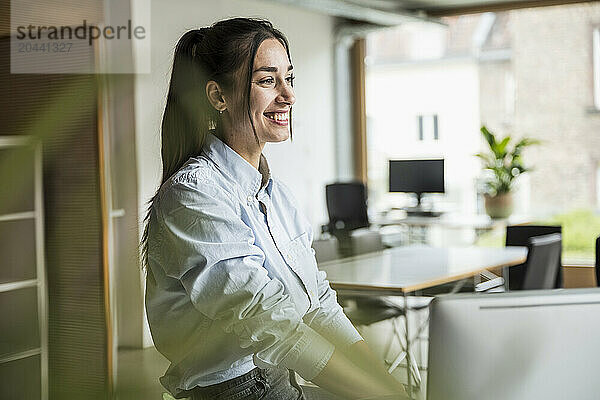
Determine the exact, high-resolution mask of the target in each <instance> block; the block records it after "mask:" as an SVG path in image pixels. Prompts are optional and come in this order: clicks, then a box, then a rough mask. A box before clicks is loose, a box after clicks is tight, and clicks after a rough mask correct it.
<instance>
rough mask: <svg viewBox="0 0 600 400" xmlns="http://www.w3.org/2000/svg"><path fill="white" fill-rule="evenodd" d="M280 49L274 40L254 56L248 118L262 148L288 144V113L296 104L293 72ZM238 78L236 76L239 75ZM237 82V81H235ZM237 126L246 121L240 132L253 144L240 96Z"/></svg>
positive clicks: (281, 47)
mask: <svg viewBox="0 0 600 400" xmlns="http://www.w3.org/2000/svg"><path fill="white" fill-rule="evenodd" d="M292 68H293V67H292V65H291V64H290V62H289V60H288V57H287V53H286V51H285V48H284V47H283V45H282V44H281V43H280V42H279V40H277V39H267V40H265V41H263V42H262V43H261V44H260V46H259V47H258V50H257V52H256V56H255V58H254V67H253V71H252V80H251V83H250V85H251V86H250V116H251V118H252V122H253V123H254V128H255V130H256V135H257V136H258V140H259V142H260V143H261V144H264V143H267V142H281V141H284V140H287V139H288V138H289V136H290V134H289V113H290V109H291V107H292V105H293V104H294V103H295V102H296V97H295V96H294V88H293V87H292V82H293V69H292ZM238 76H239V75H238ZM238 82H239V81H238ZM236 103H237V104H236V105H237V107H235V108H236V109H237V110H235V111H234V110H231V111H234V113H235V114H237V116H238V118H235V119H237V121H238V123H240V122H241V121H246V123H245V124H244V125H245V126H244V128H246V129H243V131H246V132H249V134H250V136H251V139H252V140H254V134H253V133H252V127H251V126H250V124H248V123H247V121H248V118H247V115H248V114H247V109H246V105H245V104H244V102H243V101H241V96H239V97H238V102H236Z"/></svg>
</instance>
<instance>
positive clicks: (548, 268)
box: [523, 233, 562, 290]
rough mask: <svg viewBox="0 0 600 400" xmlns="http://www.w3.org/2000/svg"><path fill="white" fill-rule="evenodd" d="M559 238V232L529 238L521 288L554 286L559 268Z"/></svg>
mask: <svg viewBox="0 0 600 400" xmlns="http://www.w3.org/2000/svg"><path fill="white" fill-rule="evenodd" d="M561 238H562V237H561V234H560V233H552V234H550V235H542V236H534V237H532V238H531V239H529V246H528V248H529V252H528V253H527V262H526V263H525V264H526V265H527V267H526V269H525V279H524V280H523V290H534V289H553V288H554V284H555V282H556V274H557V273H558V269H559V268H560V267H559V265H560V255H561V248H562V239H561Z"/></svg>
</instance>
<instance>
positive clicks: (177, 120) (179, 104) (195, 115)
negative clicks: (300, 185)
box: [140, 18, 291, 267]
mask: <svg viewBox="0 0 600 400" xmlns="http://www.w3.org/2000/svg"><path fill="white" fill-rule="evenodd" d="M271 38H272V39H277V40H279V41H280V42H281V44H282V45H283V46H284V48H285V50H286V52H287V55H288V59H290V51H289V45H288V41H287V39H286V38H285V36H284V35H283V33H281V32H280V31H279V30H277V29H275V28H273V25H272V24H271V23H270V22H269V21H266V20H262V19H254V18H232V19H227V20H223V21H219V22H216V23H215V24H213V25H212V26H210V27H206V28H201V29H193V30H190V31H188V32H186V33H185V34H184V35H183V36H181V38H180V39H179V41H178V42H177V45H176V47H175V54H174V57H173V70H172V72H171V82H170V84H169V92H168V94H167V104H166V106H165V112H164V114H163V120H162V126H161V140H162V145H161V157H162V168H163V169H162V180H161V186H162V184H164V183H165V182H166V181H167V180H168V179H169V178H170V177H171V175H173V174H174V173H175V172H177V170H179V169H180V168H181V167H182V166H183V164H185V162H186V161H187V160H188V159H189V158H190V157H193V156H196V155H199V154H200V152H201V150H202V146H203V145H204V142H205V138H206V135H207V134H208V132H209V130H214V131H215V132H216V133H219V132H220V130H221V119H220V115H219V113H218V111H217V110H216V109H215V108H214V107H212V105H211V104H210V102H209V101H208V97H207V96H206V84H207V83H208V81H211V80H212V81H215V82H217V83H218V84H219V85H220V86H221V87H223V88H224V89H225V90H231V89H232V88H233V84H234V77H233V76H234V73H235V72H236V71H237V70H239V69H240V68H242V67H246V69H247V73H246V74H245V75H244V76H245V77H244V79H245V81H244V82H241V87H245V88H246V90H245V93H244V100H245V102H246V105H247V112H248V117H249V119H250V123H251V124H252V130H253V131H254V136H255V138H257V136H256V131H255V127H254V124H253V123H252V118H251V116H250V82H251V77H252V67H253V62H254V57H255V55H256V52H257V50H258V47H259V46H260V44H261V43H262V42H263V41H264V40H266V39H271ZM290 62H291V59H290ZM290 121H291V111H290ZM290 133H291V123H290ZM257 141H258V138H257ZM159 190H160V188H159ZM157 195H158V190H157V192H156V194H155V195H154V196H153V197H152V198H151V199H150V200H149V201H148V203H147V204H148V211H147V213H146V215H145V217H144V225H145V227H144V233H143V235H142V240H141V243H140V247H141V256H142V266H143V267H145V266H147V263H148V222H149V220H150V215H151V214H152V211H153V207H154V200H155V199H156V196H157Z"/></svg>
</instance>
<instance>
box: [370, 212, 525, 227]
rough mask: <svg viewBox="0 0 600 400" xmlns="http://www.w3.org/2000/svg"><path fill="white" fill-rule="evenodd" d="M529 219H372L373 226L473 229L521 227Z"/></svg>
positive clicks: (444, 216) (400, 214) (452, 215)
mask: <svg viewBox="0 0 600 400" xmlns="http://www.w3.org/2000/svg"><path fill="white" fill-rule="evenodd" d="M530 222H531V218H528V217H526V216H511V217H510V218H505V219H491V218H490V217H488V216H487V215H476V214H472V215H463V214H456V213H445V214H442V215H441V216H439V217H420V216H411V215H408V216H407V215H405V214H404V213H403V212H398V213H394V212H390V213H388V215H385V216H377V217H375V218H373V219H372V221H371V223H373V224H374V225H380V226H387V225H411V226H436V225H437V226H443V227H446V228H473V229H492V228H496V227H501V228H505V227H506V226H507V225H522V224H526V223H530Z"/></svg>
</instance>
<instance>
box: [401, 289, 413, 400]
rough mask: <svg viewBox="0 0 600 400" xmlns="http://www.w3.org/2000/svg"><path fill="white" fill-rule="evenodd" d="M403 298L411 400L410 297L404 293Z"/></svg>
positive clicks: (407, 370) (410, 395)
mask: <svg viewBox="0 0 600 400" xmlns="http://www.w3.org/2000/svg"><path fill="white" fill-rule="evenodd" d="M402 297H403V298H404V313H405V315H404V335H405V336H404V337H405V340H406V378H407V380H408V397H409V398H410V399H412V398H413V385H412V370H411V365H412V360H411V353H410V336H409V334H408V325H409V323H408V312H409V309H408V297H407V295H406V293H405V292H403V293H402Z"/></svg>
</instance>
